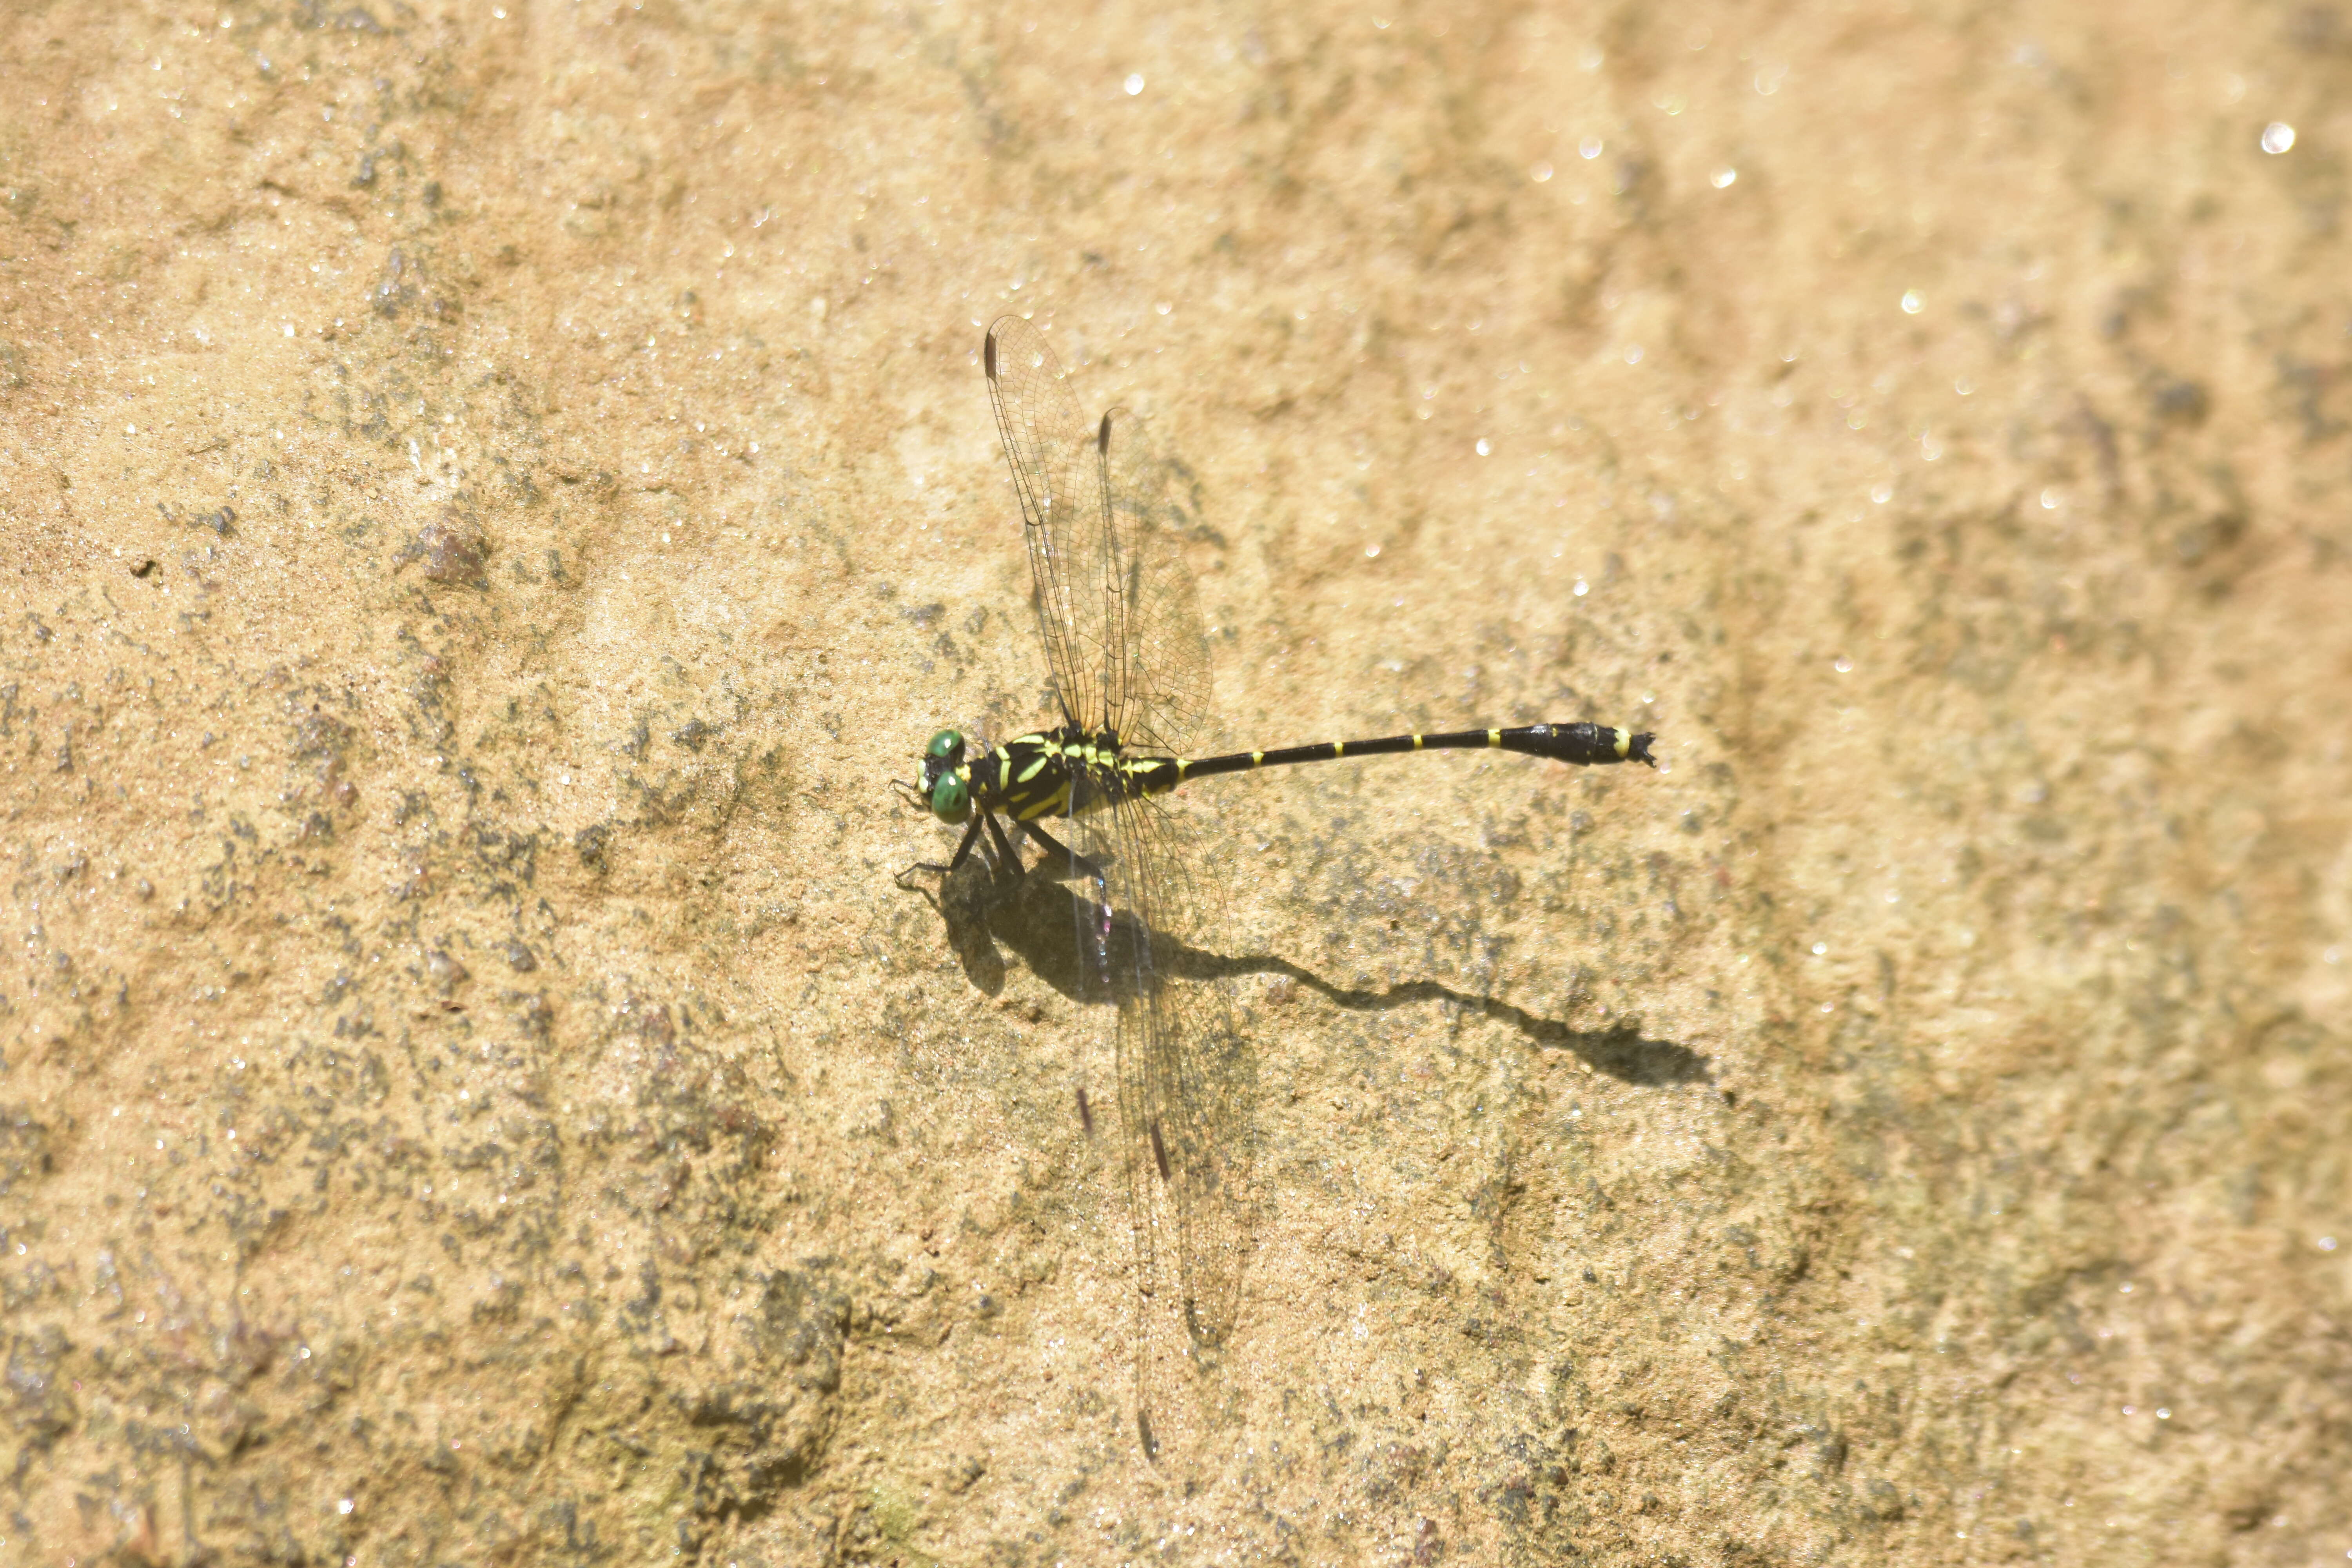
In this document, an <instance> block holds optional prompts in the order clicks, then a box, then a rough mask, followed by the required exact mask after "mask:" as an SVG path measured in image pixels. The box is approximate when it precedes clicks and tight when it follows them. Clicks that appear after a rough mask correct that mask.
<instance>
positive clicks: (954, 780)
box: [931, 731, 971, 822]
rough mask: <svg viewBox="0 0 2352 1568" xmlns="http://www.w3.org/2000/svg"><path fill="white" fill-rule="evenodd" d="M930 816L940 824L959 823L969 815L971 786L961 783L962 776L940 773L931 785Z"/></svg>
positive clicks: (959, 774)
mask: <svg viewBox="0 0 2352 1568" xmlns="http://www.w3.org/2000/svg"><path fill="white" fill-rule="evenodd" d="M945 732H946V733H950V734H952V733H953V732H954V731H945ZM931 815H932V816H936V817H938V818H939V819H940V821H941V822H961V821H962V820H963V819H964V818H965V817H967V816H971V785H970V784H965V783H964V782H963V775H962V774H961V773H941V774H940V779H939V782H938V783H937V784H933V785H931Z"/></svg>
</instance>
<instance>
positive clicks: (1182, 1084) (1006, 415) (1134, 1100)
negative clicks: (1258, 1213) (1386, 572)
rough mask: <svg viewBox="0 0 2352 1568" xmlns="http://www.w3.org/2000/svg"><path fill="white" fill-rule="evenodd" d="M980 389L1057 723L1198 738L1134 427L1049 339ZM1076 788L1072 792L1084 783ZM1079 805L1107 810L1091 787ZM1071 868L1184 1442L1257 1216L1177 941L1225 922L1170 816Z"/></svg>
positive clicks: (1202, 978) (1140, 1260)
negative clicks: (1000, 445) (1015, 496)
mask: <svg viewBox="0 0 2352 1568" xmlns="http://www.w3.org/2000/svg"><path fill="white" fill-rule="evenodd" d="M986 363H987V368H988V374H989V385H990V388H991V390H992V394H993V395H994V398H995V404H996V414H997V423H998V425H999V426H1000V427H1001V428H1002V430H1003V435H1004V449H1005V456H1006V458H1007V459H1008V461H1009V463H1010V465H1011V467H1012V469H1013V484H1014V487H1015V489H1018V490H1019V491H1020V494H1021V507H1022V514H1023V517H1024V520H1025V522H1026V524H1027V527H1026V534H1027V538H1028V542H1029V563H1030V569H1031V573H1032V575H1033V579H1034V589H1035V594H1036V600H1037V610H1038V620H1039V625H1040V628H1041V630H1042V632H1043V635H1044V638H1045V645H1046V650H1047V657H1048V658H1049V659H1050V660H1051V661H1052V664H1053V667H1054V681H1055V688H1056V690H1057V692H1058V694H1059V696H1060V698H1061V700H1062V703H1063V706H1064V708H1065V710H1066V713H1067V715H1068V717H1069V719H1070V720H1071V721H1073V722H1075V723H1077V724H1079V725H1081V726H1083V727H1084V728H1085V729H1086V730H1087V731H1089V732H1099V731H1105V730H1108V731H1111V732H1113V733H1115V734H1116V735H1117V736H1118V740H1119V743H1120V746H1121V748H1122V750H1125V751H1129V752H1138V751H1139V752H1147V753H1154V752H1156V753H1160V754H1169V755H1182V754H1184V752H1186V751H1187V750H1188V749H1190V748H1192V747H1193V746H1195V745H1196V744H1197V743H1198V742H1200V740H1201V739H1202V731H1204V729H1205V727H1206V725H1205V721H1206V717H1207V712H1208V704H1209V660H1208V647H1207V641H1206V639H1205V638H1204V637H1202V632H1201V617H1200V612H1199V609H1198V606H1197V605H1196V602H1195V599H1194V595H1193V589H1192V574H1191V572H1190V571H1189V570H1188V569H1187V567H1186V565H1185V563H1184V562H1183V559H1182V555H1181V545H1182V542H1183V537H1184V534H1185V532H1186V531H1187V526H1188V523H1189V521H1190V520H1189V519H1188V518H1187V517H1186V515H1185V514H1184V512H1183V510H1182V509H1181V505H1180V504H1179V500H1178V498H1177V497H1176V496H1175V495H1174V493H1173V488H1172V487H1171V483H1170V476H1171V466H1170V465H1169V464H1168V463H1167V462H1165V461H1164V460H1163V459H1162V458H1160V455H1159V454H1158V453H1157V452H1155V451H1154V449H1153V448H1152V446H1151V444H1150V440H1149V438H1148V437H1147V434H1146V432H1145V429H1144V426H1143V423H1142V422H1141V421H1140V420H1139V419H1138V418H1137V417H1136V416H1133V415H1131V414H1129V413H1128V412H1126V411H1125V410H1115V411H1113V412H1112V413H1110V414H1108V415H1106V416H1104V417H1103V418H1102V419H1101V420H1100V421H1099V422H1098V423H1097V424H1095V425H1093V426H1087V425H1084V424H1082V423H1081V422H1080V418H1079V416H1078V413H1077V405H1076V400H1075V399H1074V398H1073V397H1072V396H1071V395H1070V391H1069V388H1068V384H1067V383H1066V380H1065V379H1064V376H1063V374H1062V369H1061V366H1060V364H1059V363H1057V362H1056V361H1055V357H1054V354H1053V351H1052V350H1051V349H1050V348H1048V347H1047V346H1046V343H1045V339H1044V337H1043V336H1042V335H1041V334H1040V333H1039V332H1038V331H1037V330H1036V329H1035V328H1034V327H1032V326H1031V325H1030V324H1029V323H1028V322H1026V321H1021V320H1020V319H1019V318H1017V317H1007V318H1005V319H1004V320H1003V321H998V322H997V323H996V325H995V326H994V327H992V328H991V329H990V331H989V348H988V353H987V359H986ZM1079 793H1080V794H1081V795H1084V794H1086V793H1087V792H1086V791H1084V790H1081V791H1080V792H1079ZM1095 793H1097V794H1098V795H1112V796H1118V795H1119V792H1118V790H1117V788H1116V787H1115V786H1111V785H1109V784H1108V781H1105V783H1104V784H1098V785H1097V789H1096V791H1095ZM1055 826H1056V830H1057V831H1061V832H1063V833H1064V834H1065V835H1066V840H1067V848H1068V849H1069V851H1070V853H1071V854H1072V856H1073V857H1074V861H1073V863H1072V864H1071V865H1069V866H1067V867H1064V868H1057V869H1058V870H1060V871H1063V872H1065V873H1066V874H1067V875H1068V876H1069V879H1070V883H1071V886H1072V888H1073V889H1075V890H1076V891H1078V892H1079V894H1080V897H1079V898H1078V900H1077V910H1078V912H1077V917H1076V922H1077V931H1076V938H1077V948H1078V955H1079V962H1080V965H1081V968H1082V970H1083V971H1084V973H1085V984H1087V987H1088V988H1089V989H1090V990H1092V991H1094V992H1095V994H1098V995H1099V996H1101V997H1103V998H1106V999H1108V1000H1110V1001H1113V1002H1115V1003H1116V1004H1117V1007H1118V1042H1117V1043H1118V1052H1117V1055H1118V1069H1117V1070H1118V1094H1117V1097H1116V1098H1117V1102H1118V1131H1117V1137H1118V1149H1119V1168H1120V1174H1121V1177H1122V1182H1123V1187H1124V1191H1125V1194H1126V1196H1127V1200H1128V1214H1129V1223H1130V1225H1131V1226H1132V1230H1133V1237H1134V1258H1135V1295H1134V1299H1135V1303H1136V1323H1135V1331H1134V1354H1135V1367H1136V1399H1137V1415H1138V1426H1139V1431H1140V1433H1141V1436H1142V1440H1143V1442H1144V1445H1145V1447H1146V1448H1147V1449H1148V1450H1150V1451H1153V1452H1155V1453H1156V1452H1157V1451H1159V1450H1160V1449H1162V1448H1164V1447H1170V1446H1172V1445H1177V1444H1181V1443H1183V1442H1185V1441H1187V1440H1188V1439H1189V1437H1190V1436H1192V1433H1193V1431H1194V1429H1195V1428H1196V1426H1197V1423H1198V1418H1199V1415H1200V1414H1201V1411H1202V1402H1201V1401H1200V1399H1199V1398H1198V1397H1197V1393H1198V1390H1197V1386H1196V1384H1195V1383H1194V1374H1195V1373H1197V1372H1198V1371H1199V1370H1200V1369H1201V1368H1202V1365H1203V1363H1204V1361H1206V1360H1207V1359H1208V1358H1209V1357H1210V1356H1211V1355H1212V1353H1213V1352H1214V1351H1215V1350H1216V1349H1217V1348H1218V1347H1220V1346H1222V1345H1223V1342H1225V1340H1226V1339H1227V1337H1228V1336H1229V1335H1230V1334H1231V1332H1232V1331H1233V1327H1234V1315H1235V1312H1236V1310H1237V1308H1238V1305H1239V1301H1240V1293H1241V1292H1240V1286H1241V1272H1242V1263H1243V1258H1244V1251H1245V1247H1246V1244H1247V1239H1248V1237H1249V1234H1250V1230H1251V1226H1250V1224H1249V1215H1248V1208H1249V1205H1251V1204H1252V1203H1253V1202H1254V1201H1255V1198H1254V1173H1255V1166H1254V1160H1253V1155H1252V1140H1251V1135H1250V1131H1249V1128H1248V1121H1249V1103H1250V1098H1251V1097H1250V1076H1249V1075H1250V1068H1249V1061H1248V1058H1247V1054H1246V1053H1245V1052H1244V1050H1243V1049H1242V1047H1241V1043H1240V1040H1239V1037H1238V1036H1237V1035H1236V1034H1235V1032H1234V1025H1233V1015H1232V1009H1231V1006H1230V1005H1229V1003H1228V1000H1227V997H1226V995H1225V990H1224V984H1223V981H1222V980H1221V979H1219V978H1218V977H1217V976H1216V975H1215V973H1213V971H1211V970H1210V969H1208V968H1206V967H1204V966H1203V965H1202V964H1201V963H1197V962H1188V961H1191V960H1197V959H1198V958H1200V957H1202V956H1204V955H1202V954H1201V953H1200V952H1199V951H1198V950H1197V949H1196V948H1194V947H1192V946H1191V945H1189V943H1190V942H1191V941H1192V940H1194V939H1197V938H1198V937H1199V936H1200V934H1201V933H1202V932H1203V931H1212V930H1215V929H1217V928H1218V927H1219V925H1220V924H1221V921H1219V920H1218V919H1217V912H1216V902H1215V900H1216V894H1215V893H1214V892H1213V890H1212V889H1210V888H1209V887H1207V886H1205V885H1203V884H1202V882H1201V881H1200V880H1198V879H1196V878H1195V877H1194V876H1193V874H1192V867H1193V866H1194V865H1195V864H1196V863H1197V852H1196V850H1195V848H1194V847H1193V844H1192V837H1193V834H1192V828H1191V826H1190V825H1189V824H1188V823H1187V821H1186V820H1185V819H1184V817H1183V816H1181V813H1180V812H1177V811H1171V810H1170V809H1168V808H1167V807H1165V806H1163V805H1161V804H1160V802H1158V801H1155V800H1149V799H1142V798H1131V799H1130V798H1114V799H1113V800H1112V801H1111V802H1110V803H1109V804H1107V805H1103V806H1102V807H1101V808H1100V809H1097V810H1095V811H1091V812H1087V813H1085V814H1083V815H1080V816H1074V817H1070V818H1068V819H1066V821H1065V822H1057V823H1056V824H1055Z"/></svg>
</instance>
